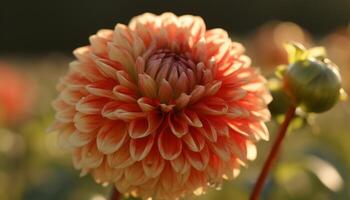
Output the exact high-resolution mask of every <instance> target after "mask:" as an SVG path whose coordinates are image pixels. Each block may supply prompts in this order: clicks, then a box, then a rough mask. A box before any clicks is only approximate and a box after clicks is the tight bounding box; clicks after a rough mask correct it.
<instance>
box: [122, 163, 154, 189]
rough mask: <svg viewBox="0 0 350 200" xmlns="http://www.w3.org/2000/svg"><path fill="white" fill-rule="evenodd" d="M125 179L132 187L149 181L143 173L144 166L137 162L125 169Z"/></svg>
mask: <svg viewBox="0 0 350 200" xmlns="http://www.w3.org/2000/svg"><path fill="white" fill-rule="evenodd" d="M125 179H126V180H127V181H128V182H129V183H130V184H131V185H141V184H143V183H145V182H146V181H147V180H148V177H147V176H146V175H145V173H144V172H143V168H142V164H141V163H140V162H136V163H134V164H132V165H131V166H130V167H128V168H126V169H125Z"/></svg>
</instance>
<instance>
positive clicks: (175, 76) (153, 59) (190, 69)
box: [145, 49, 201, 93]
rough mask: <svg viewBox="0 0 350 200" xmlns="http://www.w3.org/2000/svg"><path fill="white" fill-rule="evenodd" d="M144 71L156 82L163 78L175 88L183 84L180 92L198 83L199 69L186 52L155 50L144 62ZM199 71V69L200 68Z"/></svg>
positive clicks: (188, 90)
mask: <svg viewBox="0 0 350 200" xmlns="http://www.w3.org/2000/svg"><path fill="white" fill-rule="evenodd" d="M145 68H146V69H145V71H146V73H147V74H148V75H150V76H151V77H152V78H153V79H154V80H155V81H156V83H157V84H159V85H160V84H161V81H162V80H163V79H164V80H166V81H168V82H169V84H170V86H171V87H172V88H173V89H175V90H177V89H179V86H181V85H184V86H185V87H184V88H182V89H181V91H180V92H181V93H189V92H190V91H192V90H193V87H194V86H195V85H197V84H198V83H200V82H201V81H200V79H199V78H200V76H199V75H197V74H201V72H200V73H198V70H200V69H199V68H198V67H197V65H196V63H194V62H193V60H192V58H191V56H190V55H189V54H188V53H175V52H172V51H171V50H168V49H160V50H157V51H156V52H155V53H154V54H153V55H151V56H150V57H149V59H148V60H147V62H146V66H145ZM200 71H201V70H200Z"/></svg>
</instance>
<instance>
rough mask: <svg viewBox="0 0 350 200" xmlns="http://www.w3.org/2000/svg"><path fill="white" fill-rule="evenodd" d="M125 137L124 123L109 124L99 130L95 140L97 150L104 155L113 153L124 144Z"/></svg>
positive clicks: (114, 122)
mask: <svg viewBox="0 0 350 200" xmlns="http://www.w3.org/2000/svg"><path fill="white" fill-rule="evenodd" d="M126 137H127V132H126V125H125V123H124V122H121V121H113V122H110V123H108V124H106V125H104V126H103V127H101V129H100V130H99V132H98V134H97V139H96V144H97V148H98V150H100V151H101V152H102V153H104V154H111V153H114V152H115V151H117V150H118V149H119V148H120V147H121V146H122V145H123V144H124V142H125V140H126Z"/></svg>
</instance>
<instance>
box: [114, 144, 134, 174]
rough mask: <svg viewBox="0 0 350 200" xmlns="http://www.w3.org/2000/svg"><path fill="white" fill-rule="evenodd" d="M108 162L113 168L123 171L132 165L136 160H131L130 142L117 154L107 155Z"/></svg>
mask: <svg viewBox="0 0 350 200" xmlns="http://www.w3.org/2000/svg"><path fill="white" fill-rule="evenodd" d="M107 162H108V164H109V166H111V167H112V168H117V169H122V168H126V167H128V166H130V165H132V164H133V163H134V162H135V160H134V159H132V158H131V155H130V150H129V142H126V143H124V145H123V146H122V147H120V148H119V149H118V150H117V151H116V152H114V153H112V154H108V155H107Z"/></svg>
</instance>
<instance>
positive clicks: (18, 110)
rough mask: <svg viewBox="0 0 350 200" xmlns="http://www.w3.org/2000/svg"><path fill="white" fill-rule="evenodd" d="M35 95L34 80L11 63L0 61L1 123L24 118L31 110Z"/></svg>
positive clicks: (13, 121)
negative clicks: (13, 67) (12, 66)
mask: <svg viewBox="0 0 350 200" xmlns="http://www.w3.org/2000/svg"><path fill="white" fill-rule="evenodd" d="M34 97H35V86H34V84H33V82H32V81H30V80H29V79H28V78H26V77H25V76H24V75H23V74H21V73H20V72H18V71H16V70H14V69H12V68H10V66H9V65H7V64H4V63H0V124H8V123H15V122H18V121H20V120H21V119H23V118H24V117H25V116H26V115H27V114H28V112H29V111H30V109H31V106H32V104H33V101H34Z"/></svg>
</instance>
